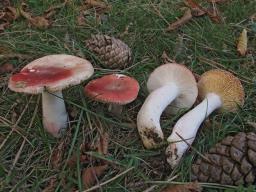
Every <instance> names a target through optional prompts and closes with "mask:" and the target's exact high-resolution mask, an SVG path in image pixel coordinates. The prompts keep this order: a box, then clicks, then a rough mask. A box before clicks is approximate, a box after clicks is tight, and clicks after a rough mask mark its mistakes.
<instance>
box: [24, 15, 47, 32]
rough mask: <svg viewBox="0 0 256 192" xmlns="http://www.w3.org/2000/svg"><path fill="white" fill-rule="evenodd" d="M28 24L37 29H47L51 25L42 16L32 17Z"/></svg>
mask: <svg viewBox="0 0 256 192" xmlns="http://www.w3.org/2000/svg"><path fill="white" fill-rule="evenodd" d="M29 22H30V23H31V25H32V26H34V27H36V28H39V29H47V28H48V27H49V26H50V25H51V22H50V21H49V20H48V19H46V18H44V17H42V16H37V17H33V18H31V19H30V20H29Z"/></svg>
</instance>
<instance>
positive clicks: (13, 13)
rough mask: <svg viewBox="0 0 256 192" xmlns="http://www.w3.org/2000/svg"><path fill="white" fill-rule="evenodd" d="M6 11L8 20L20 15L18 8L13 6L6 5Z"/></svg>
mask: <svg viewBox="0 0 256 192" xmlns="http://www.w3.org/2000/svg"><path fill="white" fill-rule="evenodd" d="M4 11H5V13H6V20H8V21H14V20H16V19H17V18H18V17H19V16H20V14H19V12H18V11H17V9H16V8H14V7H11V6H9V7H6V8H5V10H4Z"/></svg>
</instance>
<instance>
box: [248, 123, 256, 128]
mask: <svg viewBox="0 0 256 192" xmlns="http://www.w3.org/2000/svg"><path fill="white" fill-rule="evenodd" d="M247 124H248V125H250V126H251V127H253V128H254V129H256V122H251V121H248V122H247Z"/></svg>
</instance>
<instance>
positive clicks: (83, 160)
mask: <svg viewBox="0 0 256 192" xmlns="http://www.w3.org/2000/svg"><path fill="white" fill-rule="evenodd" d="M77 159H78V156H77V154H74V155H72V156H71V157H70V159H69V160H68V166H69V167H70V168H72V167H75V165H76V163H77ZM79 161H80V163H89V157H88V156H87V155H80V157H79Z"/></svg>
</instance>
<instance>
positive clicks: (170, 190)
mask: <svg viewBox="0 0 256 192" xmlns="http://www.w3.org/2000/svg"><path fill="white" fill-rule="evenodd" d="M201 191H202V187H201V186H200V185H199V184H198V183H196V182H194V183H187V184H184V185H170V186H168V187H166V188H165V189H163V190H162V191H161V192H201Z"/></svg>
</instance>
